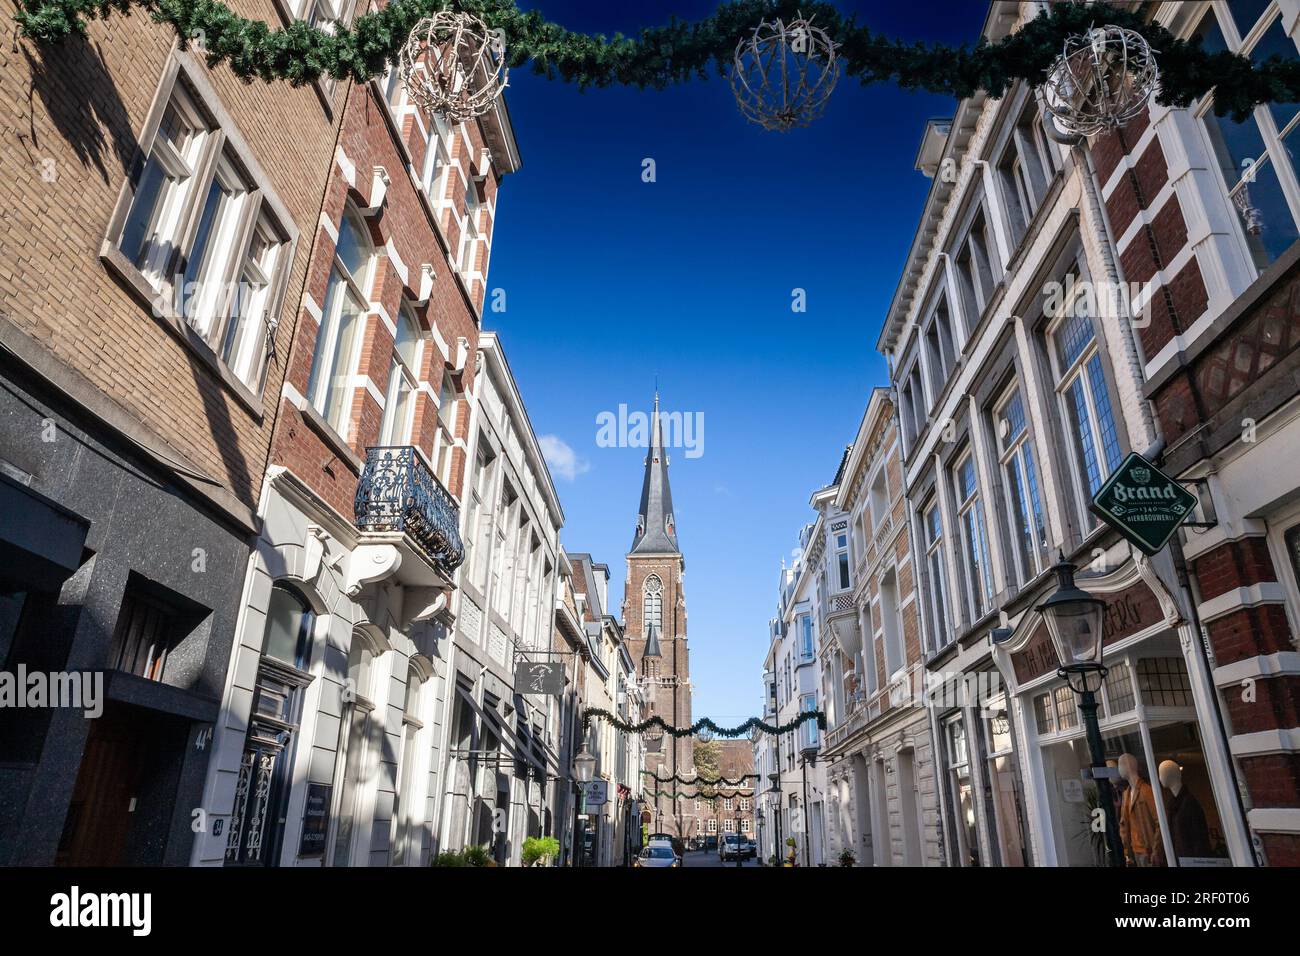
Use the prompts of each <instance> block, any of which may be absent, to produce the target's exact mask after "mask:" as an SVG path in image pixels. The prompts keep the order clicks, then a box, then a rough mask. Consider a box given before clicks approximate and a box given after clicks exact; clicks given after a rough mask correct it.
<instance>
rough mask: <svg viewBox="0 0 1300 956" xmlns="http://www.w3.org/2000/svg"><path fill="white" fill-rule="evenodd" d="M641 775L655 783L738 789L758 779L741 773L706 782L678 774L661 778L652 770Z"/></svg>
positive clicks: (750, 774) (697, 777) (700, 778)
mask: <svg viewBox="0 0 1300 956" xmlns="http://www.w3.org/2000/svg"><path fill="white" fill-rule="evenodd" d="M641 773H642V774H644V775H645V776H647V777H654V778H655V782H656V783H673V782H677V783H684V784H686V785H688V786H700V787H718V786H723V787H740V786H743V785H744V783H745V781H746V780H758V779H759V776H758V774H756V773H742V774H741V775H740V776H739V777H735V778H728V777H714V778H713V779H711V780H706V779H705V778H704V777H699V776H695V777H683V776H682V775H681V774H679V773H675V774H673V775H672V776H671V777H661V776H659V774H657V773H655V772H654V771H653V770H642V771H641Z"/></svg>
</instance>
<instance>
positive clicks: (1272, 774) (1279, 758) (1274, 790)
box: [1237, 753, 1300, 866]
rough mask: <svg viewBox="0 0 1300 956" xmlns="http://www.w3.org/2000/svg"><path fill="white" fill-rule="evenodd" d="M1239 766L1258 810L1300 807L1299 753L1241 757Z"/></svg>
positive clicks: (1274, 862) (1238, 761) (1272, 861)
mask: <svg viewBox="0 0 1300 956" xmlns="http://www.w3.org/2000/svg"><path fill="white" fill-rule="evenodd" d="M1237 765H1238V766H1239V767H1240V768H1241V772H1242V776H1243V777H1244V778H1245V781H1246V789H1247V790H1249V791H1250V798H1251V802H1252V803H1253V804H1254V805H1255V806H1256V807H1259V808H1273V807H1300V753H1285V754H1260V755H1258V756H1250V757H1239V758H1238V760H1237ZM1269 863H1270V864H1272V865H1274V866H1276V865H1277V861H1275V860H1272V859H1270V860H1269Z"/></svg>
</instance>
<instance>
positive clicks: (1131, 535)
mask: <svg viewBox="0 0 1300 956" xmlns="http://www.w3.org/2000/svg"><path fill="white" fill-rule="evenodd" d="M1196 501H1197V499H1196V495H1194V494H1192V493H1191V492H1190V491H1188V490H1187V489H1186V488H1184V487H1183V486H1182V485H1180V484H1179V483H1178V482H1176V481H1174V479H1172V478H1170V477H1169V476H1168V475H1166V474H1165V473H1164V472H1162V471H1160V469H1158V468H1157V467H1156V466H1155V465H1153V464H1151V462H1149V461H1147V460H1146V459H1145V458H1143V457H1142V456H1141V455H1139V454H1138V453H1137V452H1133V453H1132V454H1130V455H1129V456H1128V457H1127V458H1125V459H1124V460H1123V461H1122V462H1120V464H1119V467H1118V468H1116V469H1115V472H1114V474H1112V475H1111V476H1110V478H1108V479H1107V480H1106V483H1105V484H1104V485H1102V486H1101V487H1100V488H1099V489H1098V490H1097V493H1096V494H1095V495H1093V497H1092V504H1090V505H1089V506H1088V507H1089V510H1091V511H1092V512H1093V513H1094V514H1095V515H1097V516H1098V517H1099V518H1101V520H1102V521H1104V522H1106V524H1108V525H1110V526H1111V527H1112V528H1114V529H1115V530H1116V531H1118V532H1119V533H1120V534H1122V535H1123V536H1124V537H1126V538H1128V540H1129V541H1131V542H1133V544H1134V545H1136V546H1137V547H1138V548H1139V549H1140V550H1141V551H1142V552H1143V553H1144V554H1147V555H1153V554H1155V553H1156V552H1157V551H1159V550H1160V549H1161V548H1163V547H1164V546H1165V545H1166V544H1167V543H1168V541H1169V539H1170V538H1172V537H1173V535H1174V532H1175V531H1177V530H1178V526H1179V525H1180V524H1182V523H1183V522H1184V521H1186V520H1187V518H1188V517H1189V516H1190V515H1191V513H1192V509H1194V508H1195V507H1196Z"/></svg>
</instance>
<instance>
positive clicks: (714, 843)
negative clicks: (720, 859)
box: [704, 836, 718, 852]
mask: <svg viewBox="0 0 1300 956" xmlns="http://www.w3.org/2000/svg"><path fill="white" fill-rule="evenodd" d="M717 848H718V838H717V837H716V836H707V837H705V838H704V849H705V850H708V851H710V852H712V851H715V850H717Z"/></svg>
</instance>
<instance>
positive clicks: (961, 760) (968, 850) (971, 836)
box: [944, 715, 980, 866]
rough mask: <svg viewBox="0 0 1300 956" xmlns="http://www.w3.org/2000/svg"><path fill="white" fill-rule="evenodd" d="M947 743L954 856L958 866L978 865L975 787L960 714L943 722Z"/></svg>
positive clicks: (964, 726)
mask: <svg viewBox="0 0 1300 956" xmlns="http://www.w3.org/2000/svg"><path fill="white" fill-rule="evenodd" d="M944 730H945V737H946V739H947V744H948V786H949V791H950V793H949V797H950V799H951V800H952V806H953V810H954V812H955V813H956V826H957V848H958V854H959V856H958V859H959V864H960V865H961V866H979V865H980V856H979V853H980V850H979V833H978V830H977V828H976V825H975V791H974V783H973V781H972V780H971V771H970V756H969V750H968V748H967V743H966V725H965V723H964V722H963V720H962V717H961V715H957V716H955V717H952V718H951V719H949V720H948V722H947V723H946V724H945V725H944Z"/></svg>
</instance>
